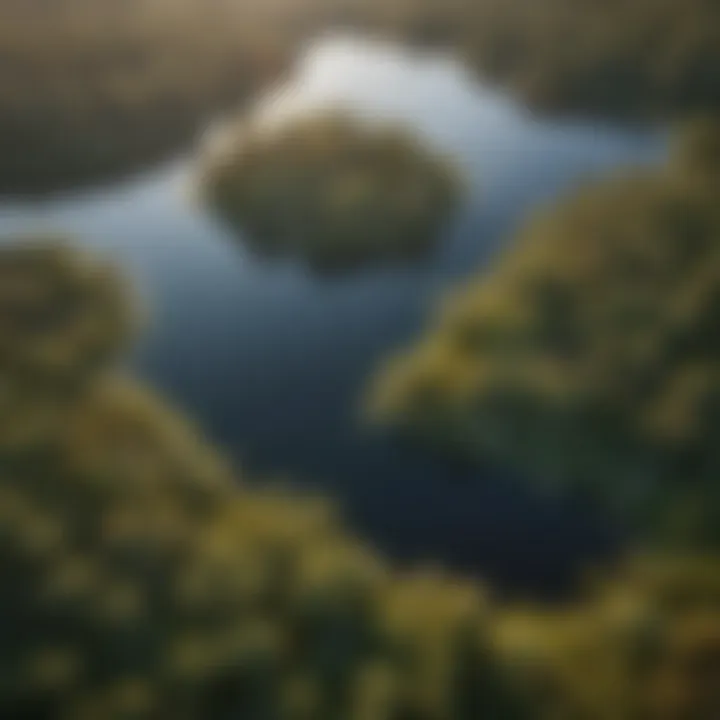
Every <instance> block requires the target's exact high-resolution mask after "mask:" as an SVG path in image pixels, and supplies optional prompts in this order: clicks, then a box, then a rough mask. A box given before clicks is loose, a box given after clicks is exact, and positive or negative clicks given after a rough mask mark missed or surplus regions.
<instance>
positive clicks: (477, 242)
mask: <svg viewBox="0 0 720 720" xmlns="http://www.w3.org/2000/svg"><path fill="white" fill-rule="evenodd" d="M337 104H339V105H341V106H342V107H344V108H347V109H350V110H352V111H354V112H358V113H362V114H366V115H371V116H373V117H382V118H395V119H399V120H404V121H407V122H408V123H410V124H411V125H412V127H414V128H415V129H416V130H417V132H419V133H421V134H422V135H423V136H424V137H426V138H427V140H428V142H430V143H432V144H433V145H434V146H435V147H437V148H439V149H441V150H443V151H445V152H447V153H448V154H450V155H451V156H452V157H453V158H454V159H455V160H456V161H457V162H458V163H459V164H460V166H461V167H462V169H463V170H464V171H465V173H466V174H467V177H468V185H469V192H468V198H467V202H466V203H465V206H464V207H463V209H462V211H461V212H460V213H459V214H458V217H457V218H456V219H455V221H454V223H453V225H452V227H450V228H449V229H448V232H447V236H446V237H445V238H444V242H443V243H442V246H441V248H440V249H439V250H438V251H437V252H436V253H435V255H434V256H433V257H431V258H428V259H427V260H426V261H424V262H423V263H421V264H417V265H414V266H411V267H405V268H392V269H390V268H386V269H378V270H370V271H368V270H365V271H362V272H358V273H355V274H351V275H343V276H339V277H334V278H327V277H325V278H321V277H317V276H314V275H313V274H312V273H311V272H310V271H308V270H307V269H306V268H304V267H303V266H302V265H300V264H298V263H295V262H284V261H275V260H273V261H268V260H261V259H258V258H256V257H254V256H253V255H252V254H250V253H249V252H248V251H247V250H245V249H244V247H243V245H242V243H241V242H239V241H238V240H237V239H236V238H233V237H232V236H230V235H229V234H228V233H227V232H226V231H225V230H223V229H222V228H221V227H219V226H218V225H216V224H215V223H214V222H213V220H212V219H211V218H210V217H208V216H207V215H206V214H205V213H204V212H203V210H202V208H200V207H198V206H197V205H196V203H194V202H193V200H192V192H191V172H192V166H191V164H190V163H189V162H186V161H179V162H178V163H176V164H174V165H173V166H171V167H165V168H162V169H160V170H158V171H156V172H155V173H152V174H150V175H147V176H144V177H142V178H139V179H135V180H133V181H128V182H123V183H122V184H119V185H117V186H115V187H106V188H101V189H97V190H95V191H93V192H83V193H82V194H77V195H66V196H64V197H59V198H55V199H51V200H44V201H42V202H40V201H35V202H25V203H18V202H13V203H12V204H8V203H5V204H2V203H0V233H2V234H3V235H5V234H9V233H13V232H23V233H25V232H35V233H37V232H45V231H52V232H62V233H69V234H72V235H74V236H77V238H78V239H79V241H80V242H82V243H84V244H88V245H90V246H91V247H92V248H94V249H96V250H99V251H101V252H105V253H107V254H108V255H110V256H111V257H112V258H114V259H117V260H118V261H119V262H120V263H121V265H122V266H123V267H124V268H126V270H127V272H128V275H129V276H130V278H131V279H132V280H133V282H134V284H135V286H136V289H137V291H138V292H139V293H140V295H141V297H142V300H143V302H144V304H145V305H147V307H148V311H149V316H150V318H151V320H150V321H149V324H148V327H147V329H146V332H145V334H144V336H143V339H142V342H141V344H140V346H139V348H138V351H137V355H136V358H135V362H136V365H137V368H138V369H139V372H140V373H141V374H142V375H143V376H144V377H146V378H147V379H149V380H150V381H151V382H152V383H153V384H154V385H156V386H157V387H159V388H160V389H161V390H162V391H164V392H165V393H166V394H167V395H168V396H170V397H171V399H172V400H173V401H174V402H175V404H176V405H179V406H180V407H181V408H184V409H185V410H187V411H188V412H189V413H190V414H191V415H193V416H194V417H195V418H197V419H198V420H199V422H200V423H201V424H202V426H203V427H204V429H205V430H206V432H207V434H208V435H209V436H210V437H211V438H213V440H214V441H216V442H217V443H218V444H220V445H221V446H223V447H224V448H225V449H226V450H227V451H228V452H229V453H231V454H232V455H233V456H235V457H236V458H238V460H239V461H242V464H243V466H245V467H247V468H249V469H252V471H253V472H261V473H267V474H268V475H270V476H272V477H281V478H287V480H288V482H296V483H302V484H304V485H308V486H311V487H314V488H316V487H319V488H321V489H323V490H325V491H327V492H329V493H330V494H332V495H333V496H335V497H337V498H338V499H339V500H340V501H341V502H342V503H343V504H344V507H345V509H346V513H347V514H348V515H349V516H350V518H351V519H352V521H353V522H354V523H355V524H356V525H357V526H358V527H360V528H361V529H362V530H363V532H364V534H365V535H366V537H368V538H369V539H370V540H371V541H373V542H374V543H376V544H377V545H379V546H381V547H382V548H384V549H386V550H387V551H389V552H391V553H392V554H393V555H395V556H397V557H400V558H404V559H413V560H415V559H423V560H441V561H443V562H445V563H447V564H449V565H451V566H453V567H455V568H459V569H461V570H463V571H466V572H473V573H479V574H482V575H483V576H488V577H490V578H492V579H493V580H495V581H497V582H500V583H501V584H502V585H503V586H504V587H506V588H508V589H521V590H534V591H540V592H545V591H547V592H551V591H555V590H558V589H561V588H563V587H564V586H565V585H566V584H567V582H568V581H569V579H570V578H571V577H572V574H573V572H574V570H575V568H576V567H577V566H578V563H582V562H584V561H585V560H586V559H587V558H591V557H594V556H596V555H598V554H601V553H603V552H605V551H606V550H607V549H608V547H609V545H610V536H611V534H612V533H611V532H610V531H609V530H608V529H607V528H604V527H603V523H602V522H601V521H600V520H599V519H598V518H595V517H593V513H592V512H590V511H589V510H588V509H587V508H578V507H572V506H570V505H568V504H565V505H562V504H560V503H559V502H557V501H553V500H550V499H547V498H545V499H543V498H540V497H539V496H537V495H536V494H533V492H532V491H531V490H530V489H529V488H528V487H526V486H525V485H524V484H523V483H522V482H521V481H520V480H518V479H516V478H513V477H512V476H511V475H510V474H509V473H508V472H507V471H501V470H499V469H492V468H490V467H488V468H477V467H475V468H469V467H464V466H461V465H458V464H455V463H453V462H452V461H450V460H449V459H447V458H444V457H440V456H436V455H433V454H431V453H430V452H429V451H427V450H426V449H423V448H421V447H417V446H413V445H406V444H404V443H401V442H399V441H398V440H397V439H393V438H388V437H383V436H378V435H376V434H374V433H372V432H370V431H368V430H367V429H363V428H362V427H361V426H360V425H359V423H358V421H357V407H358V403H359V399H360V397H361V394H362V392H363V388H364V387H365V386H366V382H367V380H368V378H369V377H370V376H371V374H372V373H373V371H374V370H375V369H376V368H377V367H378V365H379V364H380V363H381V361H382V360H383V358H384V357H386V356H387V355H388V354H389V353H391V352H393V351H394V350H395V349H397V348H399V347H402V346H403V345H405V344H407V343H408V342H410V341H411V340H412V339H413V338H414V337H416V336H417V335H418V333H419V332H420V331H421V330H422V328H423V327H424V325H425V324H426V322H427V321H428V316H429V315H430V313H431V309H432V306H433V304H434V303H435V302H436V300H437V299H438V298H439V297H442V295H443V293H445V292H446V291H447V289H448V288H449V287H450V286H452V285H453V283H455V282H456V281H458V279H461V278H463V277H466V276H467V275H468V274H470V273H473V272H479V271H481V270H482V269H483V268H486V267H488V265H489V264H490V263H491V260H492V258H493V256H494V255H495V254H496V253H497V252H498V251H499V250H500V249H501V248H502V247H503V246H506V245H508V244H509V243H510V242H511V241H512V240H511V238H512V231H513V229H514V228H516V227H517V225H518V224H519V223H521V222H523V220H524V219H525V218H526V217H527V215H528V213H530V212H532V211H533V209H534V208H536V207H537V206H539V205H542V204H544V203H547V202H548V201H550V200H551V199H552V198H554V197H556V196H558V195H559V194H561V193H563V192H566V191H568V190H569V189H571V188H572V187H574V186H575V185H576V184H578V183H579V182H583V181H586V180H587V179H589V178H590V177H592V176H596V175H600V174H602V173H606V172H608V171H611V170H612V169H613V168H615V167H617V166H619V165H624V164H628V163H647V162H654V161H656V160H657V159H659V158H660V157H661V156H662V155H663V153H664V138H663V136H662V134H661V133H658V132H652V131H650V130H637V129H635V130H630V129H623V128H618V127H609V126H599V125H598V126H595V125H592V124H582V125H580V124H557V123H554V124H553V123H551V122H541V121H539V120H537V119H533V118H532V117H531V116H529V115H527V114H526V113H525V112H524V111H523V110H522V109H521V108H520V107H518V106H516V105H515V104H513V103H512V102H510V101H509V100H507V99H505V98H503V97H501V96H499V95H497V94H494V93H492V92H490V91H487V90H485V89H483V88H482V87H479V86H478V85H477V83H475V82H474V81H473V80H472V79H471V78H470V77H469V75H466V74H465V73H464V72H463V70H462V69H461V68H460V67H458V66H457V65H455V64H453V63H452V62H451V61H450V60H448V59H444V58H442V57H438V56H436V57H427V56H426V57H421V56H413V55H411V54H408V53H405V52H403V51H400V50H396V49H392V48H388V47H383V46H377V45H371V44H368V43H364V42H361V41H356V40H355V41H354V40H349V39H342V38H331V39H328V40H325V41H323V42H322V43H319V44H318V45H317V46H316V47H315V49H314V50H313V52H311V53H310V54H309V55H308V57H307V58H306V61H305V63H304V64H303V65H302V67H300V68H299V70H298V73H297V78H296V79H294V80H293V81H291V83H290V84H289V85H288V86H287V87H285V88H283V89H281V90H280V91H278V92H277V93H274V94H273V95H272V96H271V97H269V98H268V99H267V101H266V102H265V103H264V104H263V106H262V112H264V113H267V114H268V116H275V117H279V116H281V115H283V114H286V113H293V112H302V111H303V110H304V109H307V108H313V107H318V106H327V105H337Z"/></svg>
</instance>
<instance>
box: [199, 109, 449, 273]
mask: <svg viewBox="0 0 720 720" xmlns="http://www.w3.org/2000/svg"><path fill="white" fill-rule="evenodd" d="M200 175H201V177H200V184H201V188H202V189H201V192H202V195H203V197H204V198H205V199H206V201H207V202H208V204H209V206H210V207H211V208H213V209H214V210H215V211H216V212H217V214H218V215H219V216H220V217H221V218H223V219H224V220H225V221H226V222H228V223H229V224H230V225H231V226H232V227H234V228H237V229H238V230H240V231H241V232H242V234H243V238H244V239H246V241H247V243H248V245H249V246H250V247H251V248H252V249H255V250H257V251H258V252H259V253H260V254H262V255H268V256H290V257H294V258H300V259H301V260H303V261H305V262H307V264H309V265H310V266H311V267H313V268H315V269H317V270H320V271H331V270H342V269H352V268H354V267H356V266H358V265H364V264H367V263H369V262H378V261H394V260H403V259H407V258H414V257H418V256H420V257H421V256H422V255H423V254H425V253H426V252H427V251H429V250H430V249H432V248H433V246H434V245H435V243H436V242H437V241H438V239H439V237H440V235H441V233H442V231H443V229H444V228H445V226H446V223H447V221H448V220H449V218H450V216H451V214H452V211H453V209H454V207H455V205H456V202H457V200H458V197H459V192H460V182H459V179H458V178H457V177H456V175H455V172H454V170H453V168H452V166H451V165H450V164H449V162H448V161H446V160H444V159H443V158H441V157H439V156H438V155H437V154H436V153H432V152H431V151H429V150H427V149H426V148H425V147H424V145H423V144H422V143H421V142H420V140H419V139H417V138H415V137H414V136H413V135H412V134H411V133H410V132H409V131H405V130H403V129H402V128H400V127H395V126H392V125H385V124H380V123H371V122H368V121H360V120H353V119H350V118H348V117H344V116H342V115H338V114H328V115H320V116H310V117H307V118H305V117H303V118H300V119H296V120H294V121H287V122H285V123H283V124H282V125H279V126H272V127H270V128H264V127H256V126H246V127H241V128H240V129H239V130H238V131H237V138H233V139H232V140H231V141H230V147H226V148H224V149H223V151H221V152H219V153H215V154H212V155H210V157H209V158H208V160H207V161H206V162H205V163H204V167H202V168H201V171H200Z"/></svg>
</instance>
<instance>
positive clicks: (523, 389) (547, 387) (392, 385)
mask: <svg viewBox="0 0 720 720" xmlns="http://www.w3.org/2000/svg"><path fill="white" fill-rule="evenodd" d="M703 142H706V140H704V141H703ZM693 144H694V141H692V139H691V138H689V139H687V140H686V142H685V143H684V147H685V151H682V152H680V153H679V156H678V159H677V160H676V161H675V162H674V163H673V168H674V169H673V170H672V171H671V170H668V172H667V173H666V174H665V175H662V174H660V175H657V176H648V175H642V174H640V173H637V174H634V175H630V176H628V177H625V178H615V179H611V180H609V181H607V182H605V183H601V184H599V185H595V186H593V187H589V188H587V189H585V190H583V191H581V192H579V193H578V195H577V196H576V197H574V198H572V199H571V200H569V201H567V202H566V203H565V204H562V205H560V207H558V208H557V209H553V210H549V211H546V212H545V213H543V214H541V215H540V216H539V217H537V218H536V219H535V220H534V222H532V223H530V225H529V227H528V228H527V229H526V230H525V231H524V233H522V234H521V237H520V238H519V239H518V240H517V242H516V243H515V244H514V247H512V248H511V249H510V251H509V252H508V253H507V254H506V255H505V256H504V257H503V258H501V260H500V262H499V265H498V266H497V267H496V268H495V269H494V270H493V271H492V272H491V273H490V274H489V276H487V277H481V278H479V279H478V280H476V281H474V282H471V283H470V284H469V286H468V287H467V288H466V289H464V290H462V291H460V292H459V293H458V294H457V295H455V296H454V297H453V298H452V299H451V300H450V301H449V302H448V303H447V304H446V306H445V307H444V308H443V311H442V312H441V313H440V314H439V318H438V319H437V321H436V323H435V325H434V327H433V329H432V330H431V331H430V333H429V334H428V335H427V337H426V338H425V339H423V340H422V341H421V342H420V343H419V344H418V346H417V347H416V348H414V349H412V350H411V351H410V352H409V353H407V354H405V355H403V356H400V357H399V358H397V359H395V360H394V361H392V362H391V363H390V364H389V366H388V368H387V369H386V371H385V372H384V373H381V375H380V377H379V379H378V381H377V383H376V384H375V387H374V388H373V389H372V391H371V400H370V406H371V407H370V410H371V412H372V414H374V416H375V417H377V418H378V419H380V420H381V421H383V422H389V423H391V424H396V425H398V426H400V427H402V428H405V429H407V430H409V431H411V432H417V433H420V434H422V435H424V436H425V437H429V438H432V439H433V440H437V441H439V442H440V443H442V444H445V445H448V446H451V447H452V448H454V449H455V450H456V451H458V452H460V453H463V454H466V455H469V456H471V457H484V456H486V455H488V454H489V455H495V456H497V457H499V458H501V459H504V460H506V461H508V462H509V463H510V464H515V465H517V466H520V467H522V468H523V469H524V470H525V471H527V472H528V473H529V474H530V475H535V476H540V477H545V478H546V479H548V480H552V481H559V482H561V483H564V484H565V485H567V486H569V487H572V488H575V489H580V490H581V491H583V492H587V493H590V494H591V495H592V496H593V497H600V498H602V500H603V501H604V502H606V503H607V504H608V505H609V506H611V507H612V508H613V509H614V510H616V511H618V512H619V513H620V514H621V515H623V516H625V517H626V519H627V518H631V519H632V520H633V521H634V522H635V523H637V525H638V526H640V527H642V528H643V530H644V531H646V532H648V533H650V534H657V535H659V536H664V537H665V538H666V539H670V540H672V541H675V542H680V541H683V542H684V541H693V542H701V543H712V544H716V543H717V542H718V541H720V536H719V535H718V527H720V525H719V524H718V521H719V520H720V516H719V515H718V509H719V508H720V485H719V484H718V482H717V478H718V470H719V469H720V455H718V442H717V439H718V438H717V421H718V413H719V410H720V404H719V403H718V398H719V397H720V355H719V354H718V353H719V352H720V347H719V346H718V344H717V341H716V336H717V332H716V330H717V327H718V322H720V304H719V303H720V244H719V242H718V241H719V240H720V209H719V207H718V202H717V201H718V195H717V186H716V185H715V184H714V183H713V182H708V181H707V180H703V179H702V177H704V176H706V174H707V172H708V171H707V169H706V170H705V171H703V172H699V171H697V170H696V169H695V165H694V164H693V163H692V162H691V161H690V160H691V155H692V152H690V153H688V152H687V148H688V147H692V146H693ZM702 155H703V158H704V159H705V158H707V155H706V154H704V153H703V154H702ZM678 166H679V167H685V170H683V171H678V170H677V167H678Z"/></svg>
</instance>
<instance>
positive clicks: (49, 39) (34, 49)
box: [0, 0, 292, 193]
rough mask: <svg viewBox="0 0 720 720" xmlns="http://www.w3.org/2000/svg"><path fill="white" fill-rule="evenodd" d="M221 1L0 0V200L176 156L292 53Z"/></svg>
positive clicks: (253, 18) (259, 20)
mask: <svg viewBox="0 0 720 720" xmlns="http://www.w3.org/2000/svg"><path fill="white" fill-rule="evenodd" d="M275 28H276V24H275V23H272V22H271V21H270V19H269V17H266V16H265V15H263V14H262V13H261V12H259V11H257V8H255V10H253V9H252V8H251V7H250V6H249V5H248V3H245V2H225V1H224V0H125V1H123V2H115V1H114V0H93V1H91V0H53V2H35V1H31V2H28V1H26V0H0V156H1V157H2V163H0V168H1V170H0V192H1V193H23V192H34V191H45V190H54V189H63V188H66V187H72V186H74V185H76V184H80V183H86V182H93V181H96V180H98V179H104V178H106V177H112V176H115V175H117V174H121V173H123V172H127V171H131V170H133V169H135V168H139V167H143V166H145V165H146V164H148V163H151V162H155V161H157V160H158V159H161V158H163V157H164V156H166V155H168V154H171V153H176V152H178V151H179V150H181V149H182V148H183V145H185V144H186V143H188V142H189V141H191V140H192V138H193V136H194V134H195V133H196V132H197V131H198V130H199V129H201V128H202V125H203V124H204V122H205V121H206V120H208V119H209V118H211V117H212V116H213V115H214V114H215V113H217V112H218V111H219V110H220V109H223V108H227V107H228V106H230V105H233V104H234V103H235V102H236V101H241V100H243V99H246V98H247V97H248V96H249V95H250V94H252V93H254V92H255V91H256V90H257V89H258V88H259V87H262V86H263V85H264V84H265V83H267V82H268V81H269V80H272V79H274V78H275V77H276V76H277V75H278V74H279V72H280V71H281V70H282V69H284V67H285V65H286V64H287V62H288V60H289V56H290V54H291V51H292V48H291V44H290V43H289V42H286V38H285V37H283V36H282V35H281V33H280V32H279V30H276V29H275Z"/></svg>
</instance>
